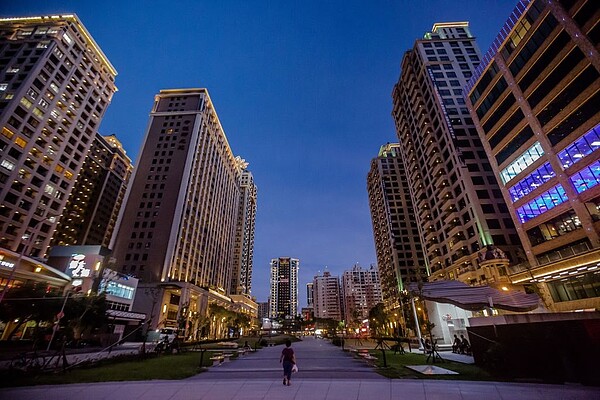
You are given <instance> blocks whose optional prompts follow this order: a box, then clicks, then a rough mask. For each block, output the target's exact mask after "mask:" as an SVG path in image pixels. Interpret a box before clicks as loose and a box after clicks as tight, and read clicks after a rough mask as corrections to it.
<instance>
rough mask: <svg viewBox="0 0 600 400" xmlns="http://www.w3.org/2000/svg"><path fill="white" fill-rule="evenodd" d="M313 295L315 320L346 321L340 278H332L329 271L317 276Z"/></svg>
mask: <svg viewBox="0 0 600 400" xmlns="http://www.w3.org/2000/svg"><path fill="white" fill-rule="evenodd" d="M313 295H314V297H313V305H314V315H315V318H322V319H328V318H329V319H333V320H334V321H342V320H343V319H344V317H343V311H342V296H341V291H340V277H339V276H332V275H331V273H330V272H329V271H325V272H323V275H316V276H315V277H314V279H313Z"/></svg>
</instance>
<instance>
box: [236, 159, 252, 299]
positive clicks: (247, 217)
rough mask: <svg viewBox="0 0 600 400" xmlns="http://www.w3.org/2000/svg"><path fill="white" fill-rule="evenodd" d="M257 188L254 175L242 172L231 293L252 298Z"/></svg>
mask: <svg viewBox="0 0 600 400" xmlns="http://www.w3.org/2000/svg"><path fill="white" fill-rule="evenodd" d="M256 195H257V187H256V184H255V183H254V178H253V177H252V173H251V172H250V171H248V170H244V172H242V175H241V178H240V201H239V204H238V214H237V225H236V230H235V246H234V250H233V251H234V256H233V272H232V274H231V289H230V293H232V294H240V295H246V296H250V294H251V292H252V265H253V260H254V227H255V225H256Z"/></svg>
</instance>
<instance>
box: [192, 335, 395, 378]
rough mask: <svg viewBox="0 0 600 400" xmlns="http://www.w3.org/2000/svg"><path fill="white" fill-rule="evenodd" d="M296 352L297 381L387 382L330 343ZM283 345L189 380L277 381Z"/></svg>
mask: <svg viewBox="0 0 600 400" xmlns="http://www.w3.org/2000/svg"><path fill="white" fill-rule="evenodd" d="M292 348H293V349H294V351H295V352H296V361H297V364H298V369H299V372H298V373H295V374H294V376H292V381H294V380H295V379H337V378H346V379H352V378H357V379H379V380H382V379H385V378H383V377H382V376H381V375H379V374H378V373H377V372H375V370H374V369H373V368H372V367H370V366H368V365H367V364H366V363H365V362H364V360H359V359H356V358H354V357H352V355H351V354H348V353H347V352H343V351H341V350H340V348H339V347H337V346H334V345H332V344H331V343H330V342H329V341H326V340H322V339H315V338H313V337H304V338H303V340H302V341H301V342H295V343H293V344H292ZM281 350H283V345H281V346H274V347H265V348H263V349H261V350H259V351H257V352H254V353H249V354H247V355H245V356H242V357H239V358H237V359H235V360H234V361H231V362H226V363H223V364H221V365H219V366H217V367H211V368H209V369H208V371H206V372H203V373H201V374H198V375H195V376H193V377H191V378H189V379H188V380H212V379H265V378H268V379H275V378H279V377H282V376H283V370H282V367H281V364H280V363H279V358H280V356H281Z"/></svg>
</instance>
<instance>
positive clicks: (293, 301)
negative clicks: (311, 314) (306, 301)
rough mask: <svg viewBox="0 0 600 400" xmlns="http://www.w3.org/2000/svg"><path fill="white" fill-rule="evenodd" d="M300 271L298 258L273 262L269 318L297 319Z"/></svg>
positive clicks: (287, 258) (284, 258)
mask: <svg viewBox="0 0 600 400" xmlns="http://www.w3.org/2000/svg"><path fill="white" fill-rule="evenodd" d="M299 269H300V260H298V259H297V258H290V257H279V258H274V259H272V260H271V278H270V288H271V290H270V297H269V299H270V304H269V306H270V310H269V318H295V317H296V316H297V315H298V270H299Z"/></svg>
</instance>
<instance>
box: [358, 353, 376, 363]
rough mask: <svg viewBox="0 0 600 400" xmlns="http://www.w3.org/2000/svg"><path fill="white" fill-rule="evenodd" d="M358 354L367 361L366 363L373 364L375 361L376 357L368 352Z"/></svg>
mask: <svg viewBox="0 0 600 400" xmlns="http://www.w3.org/2000/svg"><path fill="white" fill-rule="evenodd" d="M359 354H360V356H361V357H362V358H363V360H365V361H366V362H367V364H369V365H371V366H374V365H375V363H376V362H377V357H373V356H372V355H370V354H369V353H367V354H364V353H359Z"/></svg>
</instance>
